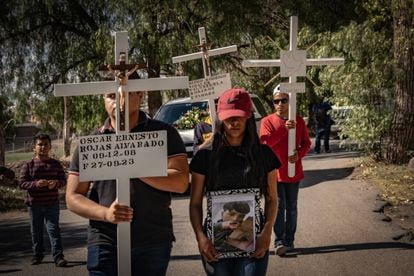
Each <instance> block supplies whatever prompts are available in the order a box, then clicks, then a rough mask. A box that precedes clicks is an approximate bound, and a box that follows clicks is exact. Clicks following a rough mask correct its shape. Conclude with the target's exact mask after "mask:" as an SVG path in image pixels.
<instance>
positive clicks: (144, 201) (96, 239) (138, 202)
mask: <svg viewBox="0 0 414 276" xmlns="http://www.w3.org/2000/svg"><path fill="white" fill-rule="evenodd" d="M105 125H106V126H107V125H109V124H108V121H107V122H105ZM158 130H167V151H168V157H172V156H174V155H181V154H186V151H185V147H184V144H183V141H182V139H181V137H180V135H179V134H178V132H177V130H176V129H175V128H174V127H172V126H170V125H168V124H166V123H163V122H160V121H157V120H153V119H149V118H146V117H145V114H144V113H142V112H141V113H140V122H139V124H138V125H137V126H136V127H135V128H133V129H132V130H131V132H143V131H158ZM99 133H101V134H102V133H105V134H109V133H113V131H112V130H108V128H105V126H104V127H103V128H101V130H100V131H99ZM97 134H98V133H97ZM78 154H79V153H78V149H76V151H75V152H74V154H73V157H72V162H71V165H70V169H69V170H70V171H73V172H79V157H78V156H79V155H78ZM137 169H138V170H139V168H137ZM130 185H131V190H130V191H131V207H132V208H133V209H134V217H133V220H132V222H131V243H132V248H135V247H138V246H143V245H150V244H157V243H162V242H167V241H173V240H175V239H174V233H173V228H172V213H171V209H170V205H171V193H169V192H165V191H160V190H157V189H155V188H153V187H151V186H149V185H147V184H145V183H144V182H143V181H141V180H140V179H138V178H134V179H131V182H130ZM88 196H89V198H90V199H91V200H93V201H95V202H97V203H99V204H100V205H103V206H110V205H111V204H112V202H113V201H114V200H115V198H116V181H115V180H104V181H94V182H93V186H92V189H91V191H90V193H89V195H88ZM116 229H117V225H116V224H112V223H107V222H102V221H95V220H90V223H89V233H88V244H89V245H93V244H111V245H116V243H117V239H116V237H117V231H116Z"/></svg>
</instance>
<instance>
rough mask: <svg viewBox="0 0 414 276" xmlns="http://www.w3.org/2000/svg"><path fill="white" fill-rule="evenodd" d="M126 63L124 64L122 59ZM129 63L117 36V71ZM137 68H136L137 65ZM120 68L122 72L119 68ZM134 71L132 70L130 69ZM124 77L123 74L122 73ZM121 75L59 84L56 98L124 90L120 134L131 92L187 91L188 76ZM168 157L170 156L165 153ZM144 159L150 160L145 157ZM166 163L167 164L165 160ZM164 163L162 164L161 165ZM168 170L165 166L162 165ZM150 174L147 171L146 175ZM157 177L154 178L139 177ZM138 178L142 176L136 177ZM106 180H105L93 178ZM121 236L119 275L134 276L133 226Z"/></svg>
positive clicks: (123, 180)
mask: <svg viewBox="0 0 414 276" xmlns="http://www.w3.org/2000/svg"><path fill="white" fill-rule="evenodd" d="M120 55H124V56H123V57H121V59H120V60H121V61H123V62H125V63H124V65H122V64H120V60H119V59H118V57H120ZM127 61H128V33H127V32H117V33H115V66H114V67H113V69H114V70H118V71H119V70H127V69H128V68H130V67H128V66H126V62H127ZM134 66H135V65H134ZM117 68H118V69H117ZM128 70H131V69H128ZM119 73H121V74H122V72H119ZM124 77H125V76H121V78H117V80H115V81H102V82H89V83H79V84H55V85H54V89H55V96H82V95H99V94H105V93H111V92H112V93H116V92H117V90H121V91H123V92H126V93H125V130H124V131H121V130H120V125H119V124H120V120H119V118H120V100H119V98H120V96H119V93H116V112H117V113H116V118H117V120H116V123H117V124H116V133H117V134H120V133H123V132H129V99H128V94H129V93H128V92H130V91H154V90H172V89H187V88H188V77H173V78H153V79H139V80H130V81H128V78H127V77H128V76H126V78H124ZM165 156H166V153H165ZM142 158H148V157H145V156H143V157H142ZM163 162H164V161H163ZM161 163H162V162H161ZM164 163H165V171H164V172H160V173H159V175H161V176H162V175H165V174H166V160H165V162H164ZM159 167H160V168H161V167H164V166H161V165H160V166H159ZM118 171H120V170H114V172H113V177H114V178H116V182H117V188H116V190H117V200H118V202H119V203H121V204H123V205H128V206H129V205H130V185H129V183H130V178H129V177H125V175H124V174H122V173H117V172H118ZM145 173H146V172H144V174H145ZM139 176H140V177H143V176H154V175H142V173H141V175H139ZM135 177H138V176H135ZM93 180H104V179H93ZM117 232H118V233H117V234H118V240H117V243H118V275H131V233H130V232H131V229H130V223H119V224H118V227H117Z"/></svg>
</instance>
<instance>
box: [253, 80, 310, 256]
mask: <svg viewBox="0 0 414 276" xmlns="http://www.w3.org/2000/svg"><path fill="white" fill-rule="evenodd" d="M273 104H274V108H275V113H273V114H270V115H268V116H267V117H265V118H263V120H262V122H261V126H260V140H261V142H262V143H263V144H266V145H268V146H270V147H271V148H272V150H273V152H274V153H275V154H276V156H277V157H278V158H279V160H280V162H281V163H282V166H281V167H280V168H279V169H278V170H277V194H278V202H279V208H278V211H277V217H276V223H275V224H274V232H275V235H276V239H275V248H276V254H277V255H279V256H283V255H285V254H286V252H288V251H290V250H292V249H293V248H294V240H295V233H296V228H297V216H298V211H297V202H298V193H299V183H300V181H301V180H302V179H303V177H304V174H303V167H302V158H303V157H305V155H306V154H307V152H308V151H309V149H310V146H311V141H310V139H309V134H308V130H307V128H306V124H305V121H304V120H303V118H302V117H300V116H299V115H297V116H296V120H288V114H289V94H287V93H284V92H283V91H280V85H278V86H276V88H275V89H274V92H273ZM293 128H296V148H295V151H294V154H293V155H291V156H288V131H289V129H293ZM289 163H291V164H295V175H294V176H293V177H289V176H288V165H289Z"/></svg>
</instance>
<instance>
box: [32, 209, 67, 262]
mask: <svg viewBox="0 0 414 276" xmlns="http://www.w3.org/2000/svg"><path fill="white" fill-rule="evenodd" d="M27 209H28V211H29V216H30V231H31V233H32V244H33V254H34V255H35V256H38V257H43V253H44V251H45V248H44V245H43V224H46V230H47V233H48V234H49V239H50V245H51V247H52V254H53V260H54V261H56V260H57V258H59V257H63V249H62V239H61V237H60V228H59V203H58V204H55V205H51V206H29V207H28V208H27Z"/></svg>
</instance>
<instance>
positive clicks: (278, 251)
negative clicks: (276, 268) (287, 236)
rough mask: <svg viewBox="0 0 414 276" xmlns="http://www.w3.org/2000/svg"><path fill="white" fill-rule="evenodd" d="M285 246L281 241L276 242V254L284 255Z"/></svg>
mask: <svg viewBox="0 0 414 276" xmlns="http://www.w3.org/2000/svg"><path fill="white" fill-rule="evenodd" d="M286 249H287V248H286V246H284V245H283V243H282V242H277V243H276V247H275V253H276V255H278V256H285V255H286Z"/></svg>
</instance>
